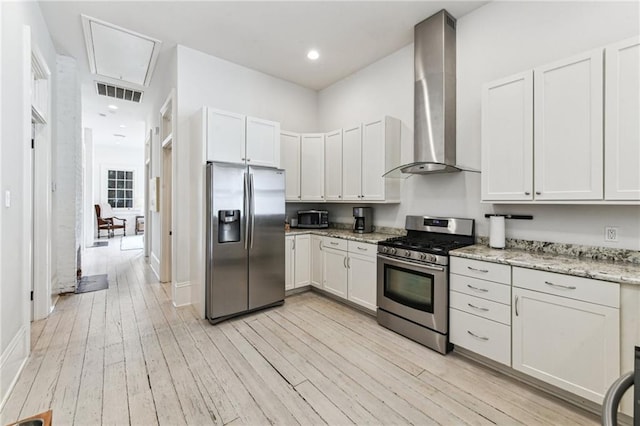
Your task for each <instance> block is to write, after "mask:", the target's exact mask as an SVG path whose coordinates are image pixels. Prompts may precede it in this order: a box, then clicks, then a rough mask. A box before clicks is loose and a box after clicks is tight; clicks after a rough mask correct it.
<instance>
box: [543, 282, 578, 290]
mask: <svg viewBox="0 0 640 426" xmlns="http://www.w3.org/2000/svg"><path fill="white" fill-rule="evenodd" d="M544 283H545V284H546V285H550V286H551V287H556V288H561V289H563V290H575V289H576V286H574V285H562V284H554V283H552V282H549V281H545V282H544Z"/></svg>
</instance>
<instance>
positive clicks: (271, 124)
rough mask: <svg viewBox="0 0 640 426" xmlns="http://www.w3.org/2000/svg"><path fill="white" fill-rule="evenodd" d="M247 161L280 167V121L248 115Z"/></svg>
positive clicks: (253, 164)
mask: <svg viewBox="0 0 640 426" xmlns="http://www.w3.org/2000/svg"><path fill="white" fill-rule="evenodd" d="M246 132H247V135H246V136H247V139H246V141H247V143H246V152H245V153H246V157H245V158H246V161H247V163H248V164H250V165H252V166H268V167H280V123H276V122H275V121H269V120H263V119H260V118H253V117H247V128H246Z"/></svg>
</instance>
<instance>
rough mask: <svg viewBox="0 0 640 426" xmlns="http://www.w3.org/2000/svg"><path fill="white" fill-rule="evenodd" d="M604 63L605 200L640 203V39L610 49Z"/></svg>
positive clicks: (618, 44) (627, 41) (636, 38)
mask: <svg viewBox="0 0 640 426" xmlns="http://www.w3.org/2000/svg"><path fill="white" fill-rule="evenodd" d="M605 63H606V72H605V76H606V80H605V96H606V99H605V103H604V104H605V111H604V117H605V118H604V120H605V125H604V128H605V138H604V140H605V145H604V146H605V151H604V158H605V163H604V173H605V178H604V185H605V199H607V200H640V167H639V166H638V165H639V164H640V125H639V124H638V117H640V38H638V37H635V38H633V39H629V40H625V41H623V42H620V43H617V44H615V45H612V46H609V47H607V49H606V60H605Z"/></svg>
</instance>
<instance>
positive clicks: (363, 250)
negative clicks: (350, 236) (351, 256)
mask: <svg viewBox="0 0 640 426" xmlns="http://www.w3.org/2000/svg"><path fill="white" fill-rule="evenodd" d="M347 243H348V244H347V245H348V247H349V252H350V253H355V254H361V255H364V256H375V255H376V254H377V253H378V246H377V244H369V243H359V242H358V241H347Z"/></svg>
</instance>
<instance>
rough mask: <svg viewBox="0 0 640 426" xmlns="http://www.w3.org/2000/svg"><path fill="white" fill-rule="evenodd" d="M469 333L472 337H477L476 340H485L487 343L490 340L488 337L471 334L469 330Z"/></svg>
mask: <svg viewBox="0 0 640 426" xmlns="http://www.w3.org/2000/svg"><path fill="white" fill-rule="evenodd" d="M467 333H469V334H470V335H472V336H473V337H475V338H476V339H480V340H484V341H485V342H486V341H487V340H489V338H488V337H483V336H478V335H477V334H475V333H472V332H471V331H469V330H467Z"/></svg>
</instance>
